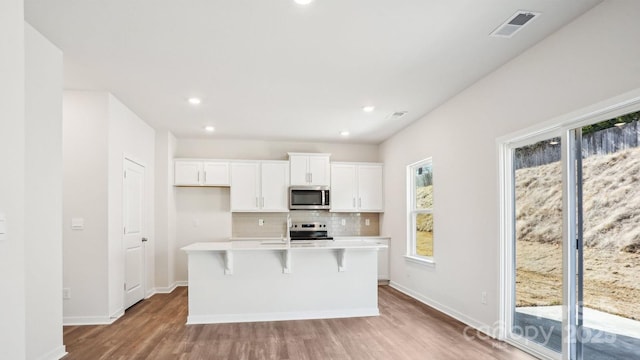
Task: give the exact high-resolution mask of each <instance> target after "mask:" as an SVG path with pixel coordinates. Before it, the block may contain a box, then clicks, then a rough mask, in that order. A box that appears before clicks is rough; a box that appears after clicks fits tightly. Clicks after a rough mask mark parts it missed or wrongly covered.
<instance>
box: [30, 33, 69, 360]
mask: <svg viewBox="0 0 640 360" xmlns="http://www.w3.org/2000/svg"><path fill="white" fill-rule="evenodd" d="M25 61H26V63H25V66H26V68H25V76H26V77H25V94H26V106H25V109H26V113H25V117H26V128H25V134H26V137H25V138H26V153H25V175H26V176H25V187H26V192H25V214H26V218H25V238H26V239H27V241H25V254H26V255H25V260H26V262H25V269H26V336H27V341H26V348H27V353H26V358H27V359H54V358H55V359H57V358H60V357H61V356H63V355H64V354H65V349H64V346H63V345H62V296H61V295H62V294H61V289H62V87H63V80H62V52H61V51H60V50H59V49H58V48H56V47H55V46H53V44H51V43H50V42H49V41H48V40H47V39H46V38H44V37H43V36H42V35H41V34H40V33H38V32H37V31H36V30H35V29H34V28H33V27H31V26H30V25H29V24H25Z"/></svg>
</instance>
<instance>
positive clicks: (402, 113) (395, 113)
mask: <svg viewBox="0 0 640 360" xmlns="http://www.w3.org/2000/svg"><path fill="white" fill-rule="evenodd" d="M407 113H408V111H396V112H394V113H393V114H391V117H392V118H399V117H403V116H405V115H407Z"/></svg>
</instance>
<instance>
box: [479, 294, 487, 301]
mask: <svg viewBox="0 0 640 360" xmlns="http://www.w3.org/2000/svg"><path fill="white" fill-rule="evenodd" d="M480 301H481V302H482V303H483V304H486V303H487V292H486V291H483V292H482V294H481V296H480Z"/></svg>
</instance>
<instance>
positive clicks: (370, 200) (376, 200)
mask: <svg viewBox="0 0 640 360" xmlns="http://www.w3.org/2000/svg"><path fill="white" fill-rule="evenodd" d="M383 198H384V197H383V188H382V164H378V163H339V162H334V163H332V164H331V211H334V212H383V211H384V210H383Z"/></svg>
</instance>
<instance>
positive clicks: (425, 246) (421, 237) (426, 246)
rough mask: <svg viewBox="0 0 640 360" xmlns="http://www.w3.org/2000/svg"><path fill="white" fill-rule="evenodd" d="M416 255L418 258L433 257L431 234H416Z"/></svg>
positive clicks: (423, 232) (425, 232) (426, 232)
mask: <svg viewBox="0 0 640 360" xmlns="http://www.w3.org/2000/svg"><path fill="white" fill-rule="evenodd" d="M416 254H418V255H420V256H433V232H431V231H418V232H416Z"/></svg>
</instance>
